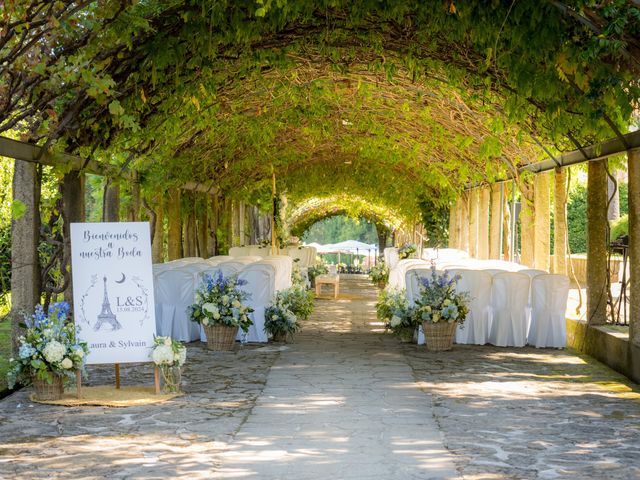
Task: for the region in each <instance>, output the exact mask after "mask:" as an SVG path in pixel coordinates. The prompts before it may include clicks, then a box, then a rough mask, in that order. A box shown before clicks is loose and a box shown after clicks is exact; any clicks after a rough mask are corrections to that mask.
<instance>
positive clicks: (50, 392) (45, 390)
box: [32, 375, 64, 400]
mask: <svg viewBox="0 0 640 480" xmlns="http://www.w3.org/2000/svg"><path fill="white" fill-rule="evenodd" d="M32 383H33V389H34V390H35V391H36V398H37V399H38V400H60V399H61V398H62V394H63V393H64V385H63V384H62V377H61V376H60V375H54V376H53V381H52V382H51V383H49V382H47V381H46V380H42V379H40V378H36V377H34V378H33V380H32Z"/></svg>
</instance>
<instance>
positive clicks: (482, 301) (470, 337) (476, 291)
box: [449, 269, 491, 345]
mask: <svg viewBox="0 0 640 480" xmlns="http://www.w3.org/2000/svg"><path fill="white" fill-rule="evenodd" d="M449 274H450V275H451V276H455V275H459V276H460V278H459V279H458V281H457V282H456V291H457V292H468V293H469V296H470V297H471V301H470V303H469V314H468V315H467V319H466V320H465V322H464V324H463V325H462V326H458V327H457V328H456V343H464V344H472V345H484V344H485V343H487V341H488V339H489V330H490V328H491V275H490V274H488V273H487V272H484V271H482V270H464V269H454V270H449Z"/></svg>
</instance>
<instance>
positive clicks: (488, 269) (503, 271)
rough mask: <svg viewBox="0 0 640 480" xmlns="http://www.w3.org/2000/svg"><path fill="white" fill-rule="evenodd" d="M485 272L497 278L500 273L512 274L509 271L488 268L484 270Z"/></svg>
mask: <svg viewBox="0 0 640 480" xmlns="http://www.w3.org/2000/svg"><path fill="white" fill-rule="evenodd" d="M482 271H483V272H487V273H488V274H489V275H491V276H492V277H494V276H496V275H497V274H499V273H510V272H508V271H507V270H502V269H501V268H486V269H484V270H482Z"/></svg>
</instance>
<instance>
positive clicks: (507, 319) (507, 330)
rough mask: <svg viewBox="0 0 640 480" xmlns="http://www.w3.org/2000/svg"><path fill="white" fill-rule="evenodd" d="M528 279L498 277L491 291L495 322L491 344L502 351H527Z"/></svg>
mask: <svg viewBox="0 0 640 480" xmlns="http://www.w3.org/2000/svg"><path fill="white" fill-rule="evenodd" d="M530 283H531V281H530V279H529V276H528V275H525V274H524V273H517V272H507V273H497V274H496V275H494V276H493V284H492V289H491V309H492V316H493V318H492V321H491V329H490V333H489V343H491V344H492V345H497V346H499V347H523V346H525V345H526V343H527V331H528V327H529V308H528V304H529V285H530Z"/></svg>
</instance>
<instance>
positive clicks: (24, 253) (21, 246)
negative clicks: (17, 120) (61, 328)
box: [11, 160, 40, 354]
mask: <svg viewBox="0 0 640 480" xmlns="http://www.w3.org/2000/svg"><path fill="white" fill-rule="evenodd" d="M12 188H13V202H14V205H21V206H22V207H23V208H24V212H23V213H22V215H19V216H14V218H13V219H12V221H11V237H12V238H13V242H12V243H11V340H12V346H13V352H14V354H17V351H18V350H17V348H18V337H19V336H20V335H21V334H22V328H21V327H20V325H21V324H22V322H23V321H24V319H23V317H22V315H23V314H24V313H28V312H33V307H34V306H35V305H36V304H37V303H40V265H39V263H38V242H39V240H40V172H39V167H38V165H36V164H35V163H30V162H23V161H21V160H16V161H15V163H14V171H13V187H12Z"/></svg>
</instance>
